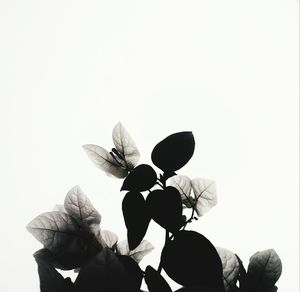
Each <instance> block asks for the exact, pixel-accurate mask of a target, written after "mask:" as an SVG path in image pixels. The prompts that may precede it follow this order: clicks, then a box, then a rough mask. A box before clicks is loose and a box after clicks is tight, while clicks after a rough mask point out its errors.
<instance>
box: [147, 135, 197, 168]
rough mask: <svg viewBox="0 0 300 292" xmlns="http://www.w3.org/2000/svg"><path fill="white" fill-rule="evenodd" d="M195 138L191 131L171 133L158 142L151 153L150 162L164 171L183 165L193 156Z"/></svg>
mask: <svg viewBox="0 0 300 292" xmlns="http://www.w3.org/2000/svg"><path fill="white" fill-rule="evenodd" d="M194 149H195V140H194V136H193V134H192V132H179V133H175V134H172V135H170V136H168V137H167V138H165V139H164V140H162V141H161V142H159V143H158V144H157V145H156V146H155V147H154V149H153V151H152V154H151V159H152V162H153V163H154V164H155V165H156V166H157V167H158V168H160V169H161V170H163V171H165V172H173V171H176V170H178V169H180V168H181V167H183V166H184V165H185V164H186V163H187V162H188V161H189V160H190V159H191V157H192V156H193V154H194Z"/></svg>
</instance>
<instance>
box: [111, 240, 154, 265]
mask: <svg viewBox="0 0 300 292" xmlns="http://www.w3.org/2000/svg"><path fill="white" fill-rule="evenodd" d="M153 249H154V246H153V245H152V244H151V243H150V242H149V241H147V240H142V242H141V243H140V244H139V245H138V246H137V247H136V248H135V249H133V250H129V246H128V241H127V240H122V241H120V242H118V244H117V248H116V250H117V254H119V255H128V256H130V257H131V258H132V259H134V260H135V261H136V262H137V263H139V262H140V261H141V260H142V259H143V258H144V256H146V255H147V254H148V253H149V252H151V251H152V250H153Z"/></svg>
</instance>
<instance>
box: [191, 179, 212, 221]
mask: <svg viewBox="0 0 300 292" xmlns="http://www.w3.org/2000/svg"><path fill="white" fill-rule="evenodd" d="M192 188H193V191H194V196H195V201H196V205H195V209H196V212H197V214H198V216H202V215H203V214H205V213H206V212H207V211H209V210H210V209H211V208H212V207H213V206H215V205H216V204H217V191H216V183H215V182H214V181H212V180H208V179H203V178H195V179H193V180H192Z"/></svg>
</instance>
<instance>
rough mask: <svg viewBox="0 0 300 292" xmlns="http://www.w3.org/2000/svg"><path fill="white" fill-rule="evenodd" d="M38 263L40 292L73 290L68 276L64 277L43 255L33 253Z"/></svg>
mask: <svg viewBox="0 0 300 292" xmlns="http://www.w3.org/2000/svg"><path fill="white" fill-rule="evenodd" d="M35 260H36V262H37V264H38V273H39V278H40V291H41V292H75V290H74V286H73V283H72V282H71V280H70V278H66V279H64V277H63V276H62V275H61V274H60V273H59V272H58V271H57V270H56V269H55V268H54V267H53V266H52V265H51V264H50V263H48V262H47V261H45V259H44V258H43V257H40V255H39V254H35Z"/></svg>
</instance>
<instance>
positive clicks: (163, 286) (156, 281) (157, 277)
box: [145, 266, 172, 292]
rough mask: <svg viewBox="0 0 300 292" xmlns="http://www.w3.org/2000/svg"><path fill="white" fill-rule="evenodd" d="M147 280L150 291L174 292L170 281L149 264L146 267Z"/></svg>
mask: <svg viewBox="0 0 300 292" xmlns="http://www.w3.org/2000/svg"><path fill="white" fill-rule="evenodd" d="M145 282H146V284H147V286H148V289H149V292H158V291H159V292H172V290H171V288H170V286H169V284H168V282H167V281H166V280H165V279H164V278H163V276H162V275H161V274H160V273H159V272H158V271H156V270H155V269H153V268H152V267H151V266H147V268H146V271H145Z"/></svg>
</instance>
